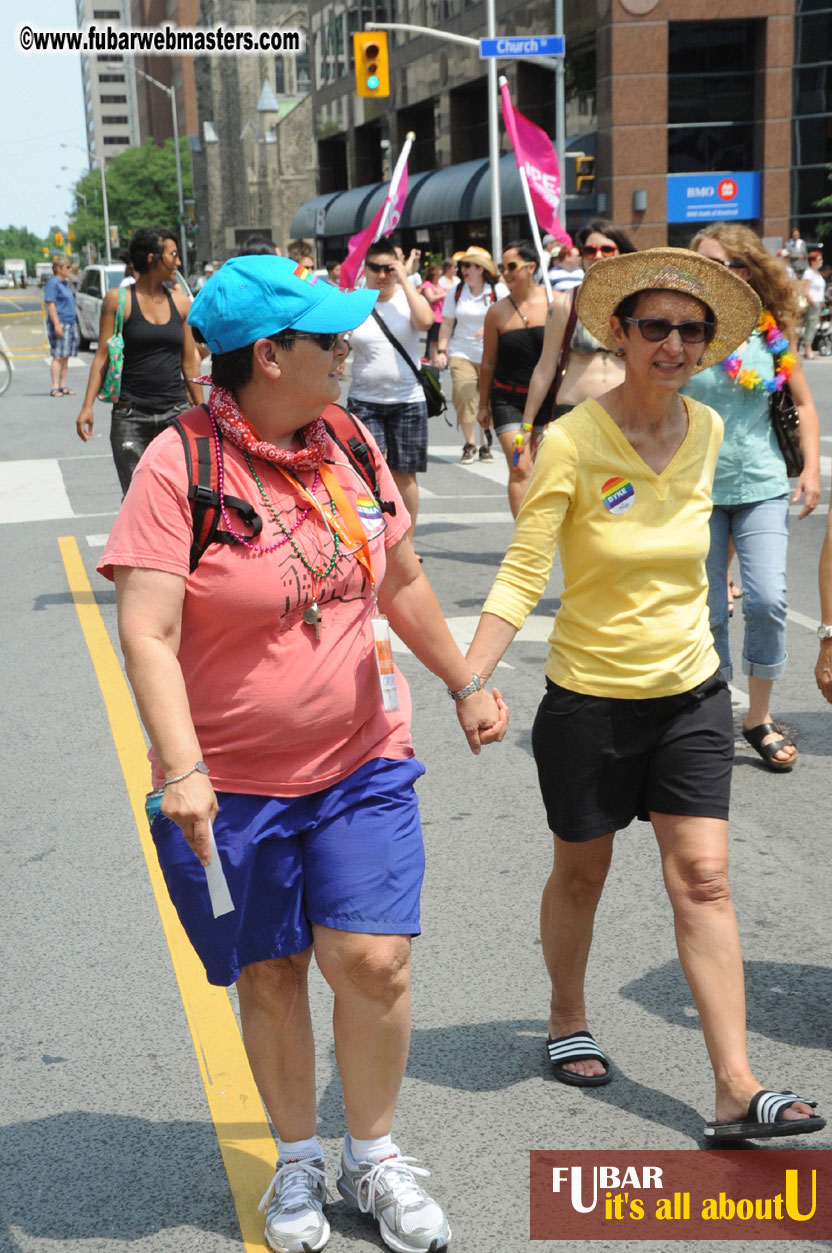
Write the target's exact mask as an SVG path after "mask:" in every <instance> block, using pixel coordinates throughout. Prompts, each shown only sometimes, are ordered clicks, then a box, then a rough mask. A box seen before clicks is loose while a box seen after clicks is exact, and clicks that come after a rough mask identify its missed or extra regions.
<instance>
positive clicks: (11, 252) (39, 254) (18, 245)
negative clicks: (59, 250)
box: [0, 226, 60, 274]
mask: <svg viewBox="0 0 832 1253" xmlns="http://www.w3.org/2000/svg"><path fill="white" fill-rule="evenodd" d="M52 229H56V230H57V229H60V228H59V227H55V228H52ZM46 247H48V248H49V252H50V256H51V254H52V251H53V250H54V247H55V245H54V242H53V239H52V232H51V230H50V234H49V236H48V238H47V239H40V238H39V237H38V236H37V235H33V234H32V232H31V231H30V230H27V228H26V227H25V226H7V227H6V228H5V229H4V230H0V267H1V266H2V262H3V261H5V260H6V259H7V258H9V257H22V258H23V260H24V261H25V262H26V269H27V270H28V272H29V273H30V274H34V272H35V265H36V263H37V262H38V261H43V260H44V259H45V258H44V256H43V250H44V248H46Z"/></svg>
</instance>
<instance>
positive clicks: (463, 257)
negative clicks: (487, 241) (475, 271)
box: [454, 244, 497, 278]
mask: <svg viewBox="0 0 832 1253" xmlns="http://www.w3.org/2000/svg"><path fill="white" fill-rule="evenodd" d="M454 261H456V262H457V263H459V262H461V261H472V262H473V263H474V265H481V266H482V268H483V269H484V270H488V273H489V274H491V275H492V277H494V278H496V277H497V267H496V265H495V264H494V258H493V257H492V255H491V253H490V252H489V251H488V249H487V248H480V247H479V245H477V244H471V247H470V248H467V249H466V250H465V252H455V253H454Z"/></svg>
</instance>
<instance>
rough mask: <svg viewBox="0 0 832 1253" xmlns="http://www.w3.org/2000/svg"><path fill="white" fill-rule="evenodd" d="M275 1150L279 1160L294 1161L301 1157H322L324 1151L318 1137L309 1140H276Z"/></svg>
mask: <svg viewBox="0 0 832 1253" xmlns="http://www.w3.org/2000/svg"><path fill="white" fill-rule="evenodd" d="M277 1151H278V1154H279V1155H280V1159H281V1161H284V1162H296V1161H299V1160H300V1159H301V1158H302V1157H323V1155H324V1151H323V1149H322V1148H321V1146H320V1144H319V1143H318V1137H317V1136H312V1138H311V1139H309V1140H278V1142H277Z"/></svg>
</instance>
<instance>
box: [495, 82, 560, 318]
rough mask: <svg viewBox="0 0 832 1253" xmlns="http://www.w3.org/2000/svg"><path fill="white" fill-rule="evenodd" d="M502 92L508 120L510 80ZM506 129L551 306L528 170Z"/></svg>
mask: <svg viewBox="0 0 832 1253" xmlns="http://www.w3.org/2000/svg"><path fill="white" fill-rule="evenodd" d="M500 91H501V93H502V95H503V96H504V97H505V96H508V98H509V109H508V111H504V115H505V117H506V118H507V119H508V118H509V117H512V113H511V107H510V106H511V93H510V92H509V89H508V79H507V78H505V77H502V76H501V77H500ZM512 120H513V119H512ZM506 129H507V130H508V131H509V138H510V139H511V146H512V147H513V149H514V159H515V161H516V162H517V172H518V174H519V175H520V186H521V187H522V188H523V199H524V200H525V202H526V213H527V214H528V215H529V225H530V226H531V230H532V239H533V240H534V246H535V249H536V250H537V255H538V257H539V258H540V268H541V271H542V274H543V286H544V287H545V288H546V299H547V301H548V302H549V304H551V303H552V299H553V297H552V284H551V282H550V280H549V266H548V265H547V262H548V261H549V256H548V253H546V252H545V250H544V248H543V241H542V240H541V238H540V228H539V227H538V225H537V216H536V214H535V211H534V206H533V205H532V195H531V192H530V191H529V180H528V176H527V174H526V168H525V166H524V165H523V163H522V162H521V161H520V159H519V157H518V156H517V135H516V132H515V133H514V134H512V131H513V130H514V127H513V126H509V123H508V121H506Z"/></svg>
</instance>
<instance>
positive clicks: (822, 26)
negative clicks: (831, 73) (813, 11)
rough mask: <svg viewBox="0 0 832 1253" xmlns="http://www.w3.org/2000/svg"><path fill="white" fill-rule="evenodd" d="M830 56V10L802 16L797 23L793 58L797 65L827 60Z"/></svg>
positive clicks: (831, 33) (831, 20)
mask: <svg viewBox="0 0 832 1253" xmlns="http://www.w3.org/2000/svg"><path fill="white" fill-rule="evenodd" d="M830 57H832V11H830V12H829V13H823V14H818V16H817V17H802V18H800V19H799V21H798V23H797V47H796V49H795V60H796V62H797V64H798V65H802V64H806V63H807V62H812V61H828V60H829V58H830Z"/></svg>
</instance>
